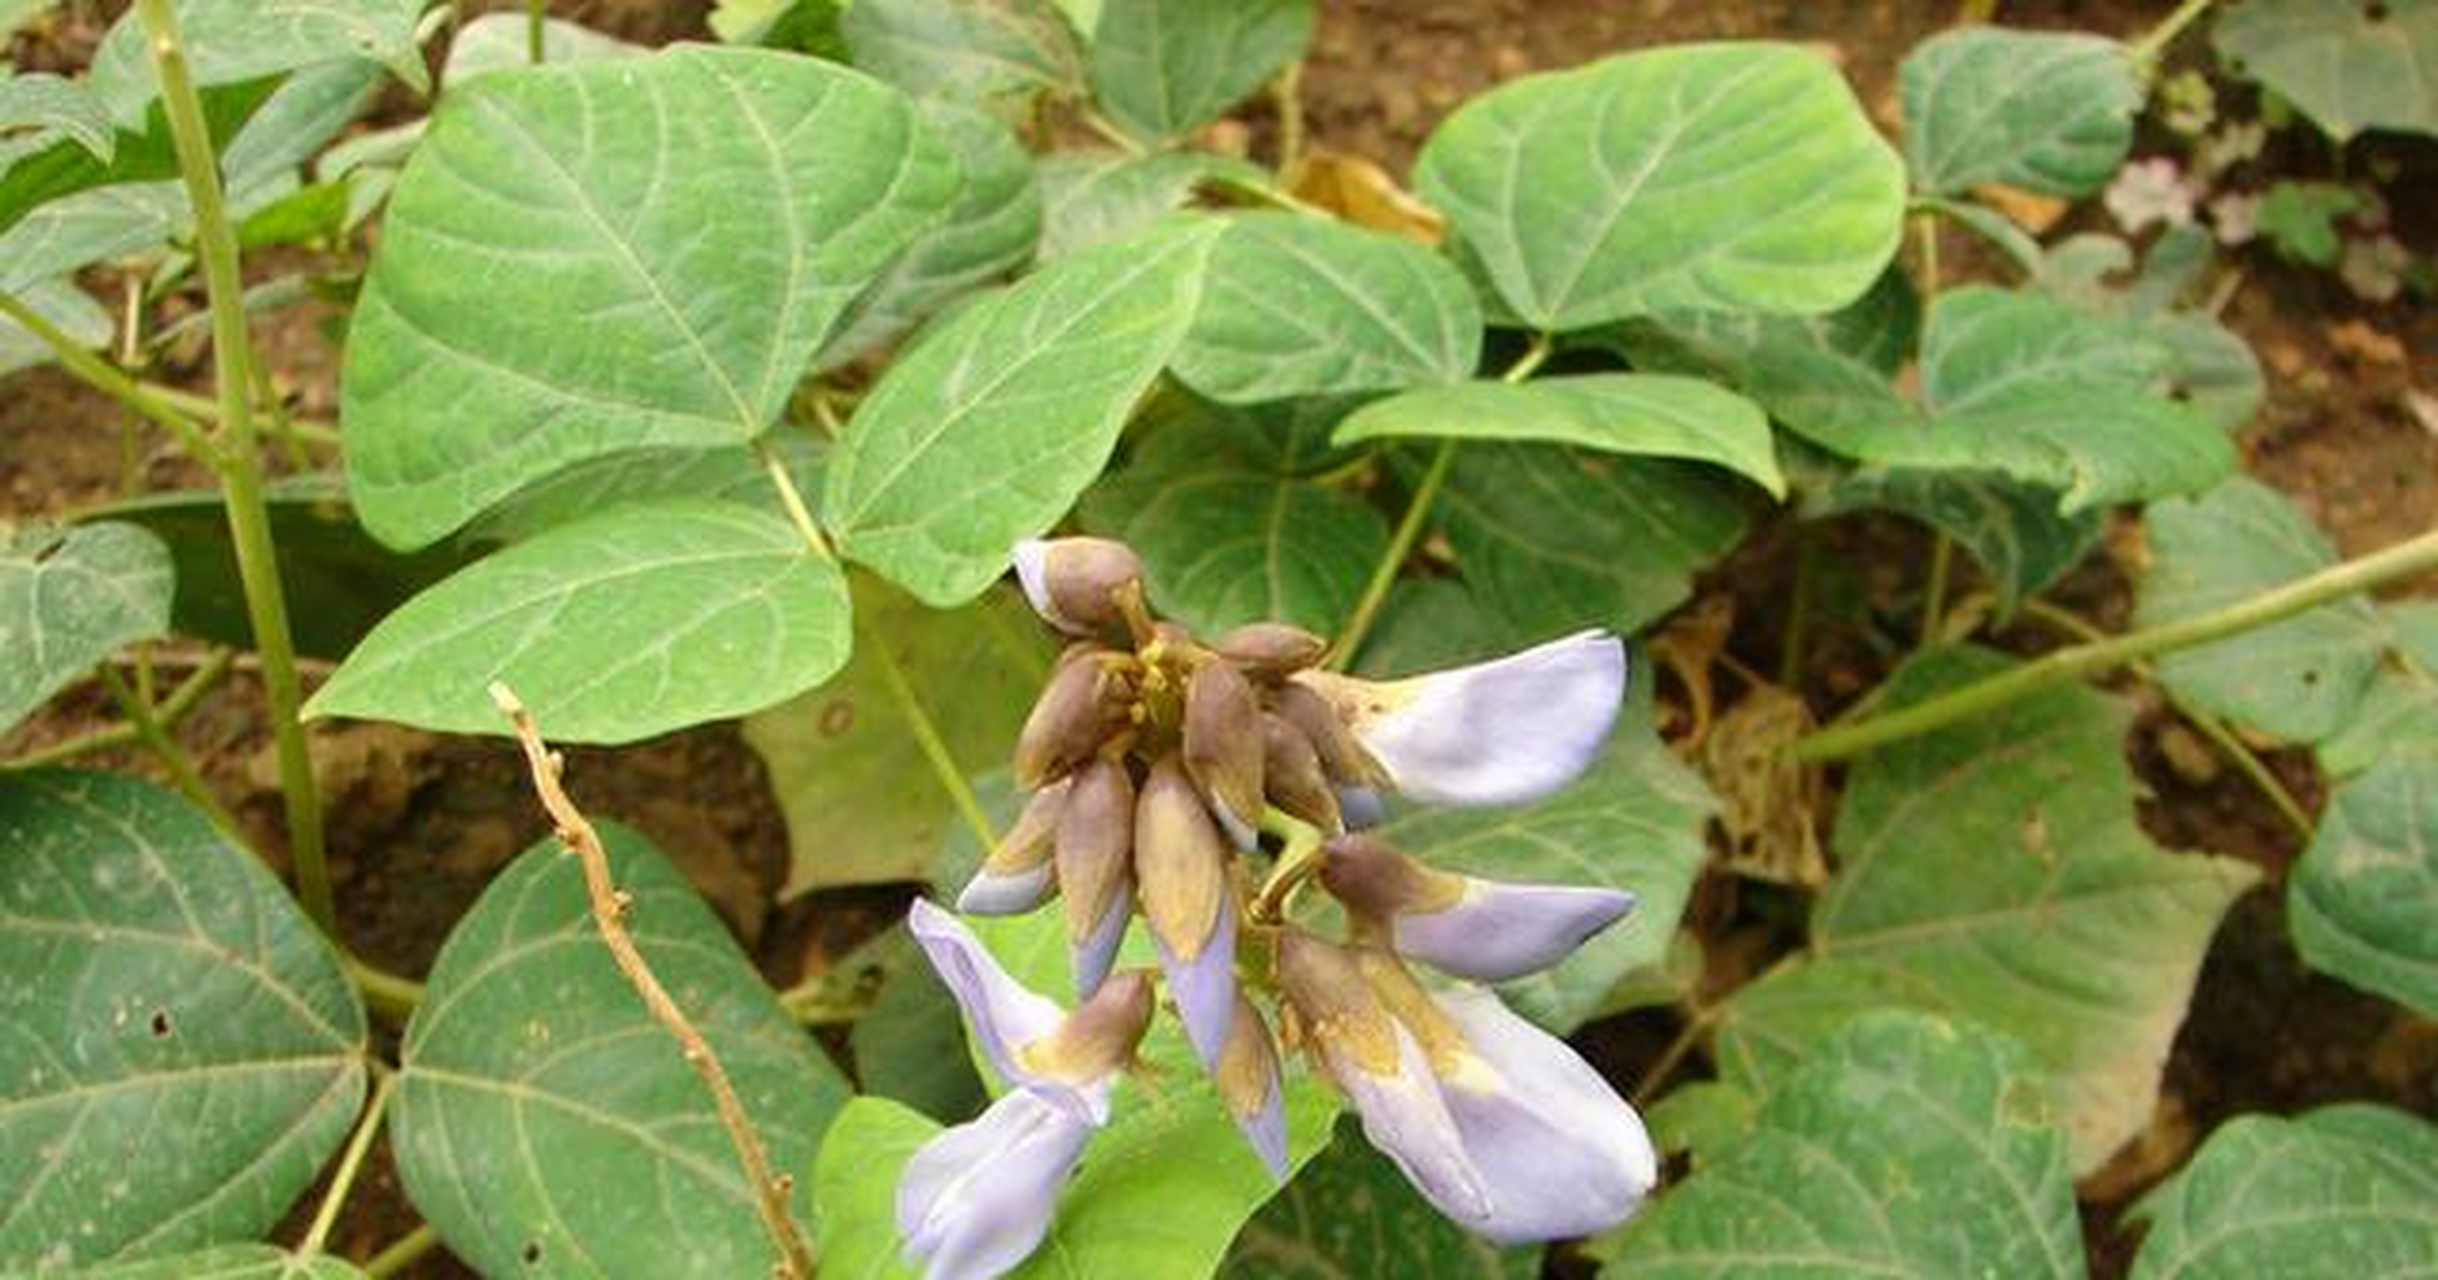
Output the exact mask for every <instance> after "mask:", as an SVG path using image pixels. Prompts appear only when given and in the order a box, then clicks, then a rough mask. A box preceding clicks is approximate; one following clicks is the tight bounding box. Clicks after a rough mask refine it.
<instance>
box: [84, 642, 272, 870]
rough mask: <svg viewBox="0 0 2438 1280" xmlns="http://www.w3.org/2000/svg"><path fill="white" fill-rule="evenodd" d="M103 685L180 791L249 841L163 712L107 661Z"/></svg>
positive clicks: (234, 836) (236, 837)
mask: <svg viewBox="0 0 2438 1280" xmlns="http://www.w3.org/2000/svg"><path fill="white" fill-rule="evenodd" d="M98 674H99V675H100V676H101V680H102V686H103V687H104V688H106V689H108V690H109V691H110V697H111V700H112V701H114V702H116V703H118V706H119V714H120V715H123V716H125V717H127V727H128V728H130V729H133V730H134V731H135V740H136V741H137V742H139V743H142V744H143V746H144V749H145V750H146V751H149V752H151V753H152V758H153V759H155V760H158V761H160V762H161V767H162V768H164V769H167V770H169V779H170V781H171V782H173V783H176V784H177V787H178V792H179V794H181V795H183V796H185V797H186V798H187V800H188V802H190V803H192V804H193V805H194V806H195V807H196V808H198V809H201V810H202V811H203V816H204V817H206V818H209V819H211V822H212V825H213V826H215V827H218V828H220V830H221V831H222V832H223V833H224V834H226V835H227V836H228V838H229V839H230V840H233V841H235V842H237V843H238V844H241V845H242V844H244V843H245V830H244V828H242V827H239V826H238V825H237V817H236V815H234V814H232V813H230V812H229V811H228V807H227V806H226V805H223V804H221V803H220V797H218V796H216V795H213V794H212V789H211V787H210V786H209V785H208V784H206V783H205V782H204V781H203V772H202V770H200V769H197V768H196V767H195V759H194V757H193V756H190V755H188V754H187V753H186V748H184V747H182V746H179V745H178V740H177V739H176V738H175V737H173V736H171V735H170V732H169V727H168V726H167V725H164V724H162V723H161V716H160V712H159V711H158V710H157V709H156V708H155V707H154V706H153V705H152V703H151V702H150V701H149V700H148V699H146V698H145V697H144V695H143V693H142V692H141V691H140V690H137V689H133V688H130V687H128V684H127V681H126V679H125V678H124V677H122V676H121V675H119V673H118V672H117V670H115V669H114V668H112V667H111V666H110V665H109V664H107V663H104V664H103V665H102V667H101V669H100V671H99V672H98Z"/></svg>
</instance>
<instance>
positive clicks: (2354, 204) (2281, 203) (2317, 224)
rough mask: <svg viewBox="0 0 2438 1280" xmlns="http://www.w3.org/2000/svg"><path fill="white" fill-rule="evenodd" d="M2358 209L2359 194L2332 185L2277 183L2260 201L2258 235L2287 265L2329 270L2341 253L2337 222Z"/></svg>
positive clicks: (2341, 234)
mask: <svg viewBox="0 0 2438 1280" xmlns="http://www.w3.org/2000/svg"><path fill="white" fill-rule="evenodd" d="M2361 207H2362V196H2361V193H2360V192H2357V191H2355V190H2354V189H2353V188H2351V187H2341V186H2338V185H2336V184H2335V183H2332V182H2278V183H2272V184H2270V187H2269V189H2268V191H2267V192H2266V193H2265V194H2263V195H2262V196H2261V197H2260V208H2259V212H2258V213H2257V214H2256V215H2255V217H2256V218H2257V220H2258V224H2259V227H2260V234H2261V236H2262V237H2263V238H2265V239H2267V240H2268V242H2269V243H2270V244H2273V245H2275V246H2277V252H2278V253H2280V254H2282V255H2284V257H2285V258H2286V260H2287V261H2289V262H2299V263H2302V264H2304V265H2306V266H2313V267H2333V266H2335V265H2336V263H2337V258H2338V256H2339V255H2341V254H2342V253H2343V252H2344V251H2345V234H2344V232H2342V231H2339V230H2338V229H2337V225H2336V224H2337V219H2339V218H2342V217H2345V216H2346V215H2348V214H2350V213H2352V212H2353V211H2354V210H2356V209H2359V208H2361Z"/></svg>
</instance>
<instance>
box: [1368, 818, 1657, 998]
mask: <svg viewBox="0 0 2438 1280" xmlns="http://www.w3.org/2000/svg"><path fill="white" fill-rule="evenodd" d="M1321 883H1322V884H1323V885H1325V886H1327V887H1328V889H1329V892H1330V893H1331V895H1333V896H1334V897H1336V898H1337V899H1338V900H1339V901H1340V902H1343V903H1345V904H1346V905H1347V907H1348V908H1349V909H1350V910H1352V911H1353V912H1354V913H1355V916H1356V918H1357V919H1359V920H1362V921H1363V922H1365V923H1366V924H1369V925H1371V926H1373V927H1376V928H1378V929H1380V930H1382V931H1383V932H1384V933H1385V935H1386V936H1385V938H1384V939H1383V940H1384V941H1385V942H1386V943H1387V944H1388V945H1389V946H1390V947H1391V948H1393V949H1394V950H1396V951H1397V952H1399V953H1400V954H1403V955H1406V956H1410V957H1412V958H1414V959H1416V960H1420V961H1421V962H1423V963H1424V964H1427V965H1429V966H1431V967H1432V968H1434V969H1437V970H1439V971H1440V972H1441V973H1445V974H1449V975H1451V976H1453V977H1458V978H1470V979H1472V980H1473V981H1476V982H1507V981H1510V980H1512V979H1515V978H1520V977H1523V976H1524V975H1526V974H1529V973H1538V972H1540V971H1541V970H1543V969H1546V968H1549V967H1550V966H1551V965H1554V964H1557V963H1558V962H1559V961H1561V960H1564V959H1565V958H1566V957H1567V956H1569V955H1572V954H1573V953H1574V950H1575V948H1577V947H1580V946H1582V945H1583V943H1584V942H1585V941H1586V940H1588V939H1590V938H1591V937H1592V936H1593V935H1594V934H1597V933H1599V932H1600V931H1601V930H1603V929H1606V928H1607V927H1609V926H1610V925H1612V924H1615V923H1616V922H1617V921H1619V920H1621V919H1623V918H1624V917H1625V914H1626V913H1627V912H1629V911H1632V910H1633V909H1634V902H1635V899H1634V895H1632V894H1630V893H1626V892H1624V891H1622V890H1617V889H1606V888H1600V887H1597V886H1591V885H1545V884H1508V883H1504V882H1502V881H1497V880H1483V879H1480V878H1478V877H1475V876H1467V875H1457V874H1455V873H1452V872H1447V871H1441V870H1439V869H1437V868H1435V867H1430V866H1427V865H1425V864H1423V863H1421V862H1419V861H1416V860H1415V859H1413V858H1409V857H1407V856H1406V855H1404V854H1402V853H1400V852H1398V851H1397V850H1395V849H1393V848H1391V847H1389V845H1388V844H1387V843H1386V842H1384V841H1382V840H1380V839H1379V838H1378V837H1376V836H1369V835H1362V834H1354V835H1346V836H1340V837H1338V838H1337V839H1335V840H1332V841H1330V842H1329V844H1328V846H1327V856H1326V858H1325V859H1324V861H1323V862H1322V864H1321Z"/></svg>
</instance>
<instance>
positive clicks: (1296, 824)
mask: <svg viewBox="0 0 2438 1280" xmlns="http://www.w3.org/2000/svg"><path fill="white" fill-rule="evenodd" d="M1261 829H1262V830H1263V831H1266V832H1268V833H1270V834H1271V835H1274V836H1277V837H1278V838H1279V841H1280V843H1281V847H1280V849H1279V851H1278V861H1277V862H1276V863H1274V864H1272V865H1271V867H1270V878H1269V879H1267V880H1265V881H1263V882H1262V885H1261V892H1260V893H1259V894H1256V895H1255V896H1254V898H1253V906H1252V910H1251V912H1250V914H1251V916H1252V917H1253V919H1255V920H1259V921H1263V922H1267V923H1271V924H1275V923H1277V922H1278V921H1280V920H1283V919H1285V918H1286V914H1287V904H1288V902H1289V900H1291V899H1292V898H1293V897H1294V896H1295V891H1296V889H1298V888H1299V887H1301V886H1302V885H1303V883H1304V882H1305V881H1306V880H1309V879H1311V878H1312V877H1313V876H1315V875H1318V874H1320V869H1321V847H1322V845H1323V844H1325V843H1326V840H1325V839H1324V836H1323V833H1322V831H1321V829H1320V828H1319V827H1316V826H1313V825H1312V824H1311V823H1309V822H1305V821H1303V820H1301V819H1299V818H1296V817H1294V816H1293V815H1291V814H1287V813H1284V812H1281V811H1280V810H1278V809H1276V808H1266V809H1264V810H1262V813H1261Z"/></svg>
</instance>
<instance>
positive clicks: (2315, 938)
mask: <svg viewBox="0 0 2438 1280" xmlns="http://www.w3.org/2000/svg"><path fill="white" fill-rule="evenodd" d="M2433 747H2438V743H2425V744H2424V745H2423V747H2422V749H2420V750H2417V751H2400V752H2397V753H2395V754H2393V755H2391V756H2389V757H2387V758H2385V759H2382V760H2380V761H2379V762H2378V763H2376V764H2373V765H2371V766H2370V768H2369V769H2368V770H2366V771H2364V772H2363V773H2362V774H2361V776H2359V777H2356V778H2351V779H2348V780H2347V781H2346V782H2344V783H2343V784H2342V785H2340V786H2339V787H2337V789H2336V794H2335V795H2334V796H2333V797H2332V798H2331V799H2330V800H2329V802H2328V811H2327V812H2326V813H2325V814H2323V815H2321V817H2320V822H2319V829H2318V831H2317V832H2316V833H2314V834H2313V836H2312V837H2311V847H2310V848H2309V849H2307V850H2305V851H2304V853H2303V858H2302V861H2301V862H2300V863H2298V864H2296V866H2295V868H2294V873H2293V876H2292V878H2291V880H2289V881H2288V883H2287V886H2286V917H2287V920H2288V923H2289V924H2290V926H2291V927H2292V928H2293V930H2294V944H2295V946H2296V947H2297V948H2298V949H2300V950H2301V951H2302V954H2303V959H2304V960H2305V961H2307V962H2308V963H2309V964H2310V965H2311V967H2312V968H2314V969H2318V970H2320V971H2322V972H2324V973H2331V974H2334V975H2336V976H2337V977H2339V978H2342V979H2344V980H2345V981H2347V982H2349V983H2351V984H2353V985H2354V986H2357V987H2360V988H2362V989H2364V990H2366V991H2375V992H2377V993H2378V994H2380V995H2382V996H2385V997H2387V998H2388V999H2390V1000H2394V1001H2397V1002H2398V1003H2401V1004H2404V1005H2407V1006H2409V1007H2411V1008H2412V1009H2414V1010H2416V1011H2418V1012H2419V1013H2420V1014H2421V1015H2422V1016H2424V1017H2438V787H2433V786H2432V785H2431V780H2432V776H2433V774H2438V750H2434V749H2433Z"/></svg>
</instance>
